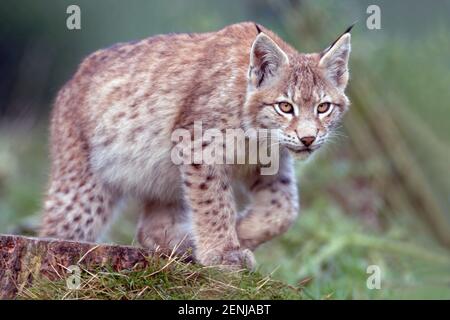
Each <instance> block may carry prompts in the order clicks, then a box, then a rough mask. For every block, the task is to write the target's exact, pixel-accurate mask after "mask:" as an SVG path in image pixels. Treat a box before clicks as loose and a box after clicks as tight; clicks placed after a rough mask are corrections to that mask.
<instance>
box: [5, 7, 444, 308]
mask: <svg viewBox="0 0 450 320" xmlns="http://www.w3.org/2000/svg"><path fill="white" fill-rule="evenodd" d="M70 4H78V5H79V6H80V8H81V27H82V29H81V30H73V31H71V30H68V29H67V28H66V18H67V16H68V15H67V14H66V8H67V6H68V5H70ZM370 4H377V5H378V6H379V7H380V8H381V29H380V30H369V29H368V28H367V27H366V19H367V18H368V16H369V15H368V14H367V13H366V9H367V7H368V5H370ZM245 20H253V21H256V22H258V23H260V24H263V25H265V26H266V27H268V28H270V29H272V30H274V31H276V32H277V33H278V34H279V35H280V36H282V37H283V38H284V39H285V40H287V41H288V42H290V43H291V44H292V45H294V46H295V47H296V48H297V49H299V50H300V51H302V52H312V51H319V50H322V49H324V48H325V47H326V46H327V45H328V44H330V43H331V41H333V40H334V39H335V38H336V37H337V36H338V35H339V34H340V33H341V32H342V31H343V30H345V28H346V27H347V26H348V25H349V24H351V23H353V22H354V21H355V20H359V23H358V24H357V25H356V27H355V28H354V31H353V32H352V35H353V37H352V46H353V51H352V56H351V81H350V85H349V88H348V93H349V96H350V98H351V100H352V107H351V111H350V112H349V113H348V114H347V116H346V119H345V123H344V125H343V127H342V129H341V130H340V135H339V139H337V140H336V141H334V142H333V143H331V144H330V145H329V146H328V147H327V150H325V151H324V152H322V153H321V154H319V155H318V156H316V157H315V158H314V159H313V160H312V161H309V163H307V164H299V165H298V175H299V180H300V184H301V205H302V213H301V216H300V219H299V220H298V221H297V223H296V224H295V226H294V227H293V228H292V229H291V230H290V231H289V232H288V233H287V234H286V235H284V236H283V237H281V238H279V239H277V240H275V241H272V242H271V243H268V244H266V245H264V246H262V247H261V248H260V249H258V250H257V252H256V254H257V258H258V261H259V265H260V270H261V271H262V272H265V273H273V276H274V277H275V278H279V279H282V280H284V281H286V282H288V283H290V284H293V285H300V286H302V287H303V290H304V293H305V295H306V296H308V297H310V298H312V299H321V298H331V299H368V298H400V299H404V298H446V299H449V298H450V254H449V253H450V251H449V248H450V170H449V163H450V117H449V115H450V114H449V107H450V102H449V101H450V1H433V2H426V1H418V0H414V1H407V0H397V1H375V0H372V1H365V0H364V1H357V0H345V1H325V0H319V1H317V0H316V1H311V0H304V1H302V0H297V1H295V0H291V1H269V0H265V1H257V0H246V1H237V0H234V1H207V0H197V1H184V0H175V1H174V0H172V1H162V0H159V1H143V0H131V1H116V0H114V1H112V0H111V1H106V0H101V1H100V0H97V1H89V0H85V1H49V0H41V1H33V0H29V1H28V0H20V1H2V3H1V4H0V233H18V234H33V233H34V232H35V230H36V226H37V225H38V224H39V211H40V204H41V198H42V195H43V193H44V192H45V185H46V177H47V175H48V165H49V160H48V156H47V149H48V145H47V126H48V115H49V111H50V109H51V104H52V100H53V99H54V97H55V95H56V93H57V91H58V89H59V88H60V87H61V86H62V85H63V83H64V82H65V81H67V80H68V79H69V78H70V76H71V75H72V74H73V73H74V71H75V70H76V67H77V64H78V63H79V62H80V61H81V59H82V58H83V57H84V56H86V55H87V54H89V53H90V52H92V51H94V50H96V49H99V48H102V47H106V46H109V45H111V44H113V43H116V42H121V41H130V40H134V39H139V38H144V37H149V36H152V35H154V34H159V33H169V32H203V31H211V30H217V29H220V28H221V27H223V26H225V25H227V24H231V23H235V22H240V21H245ZM128 211H130V212H127V214H125V215H124V216H123V217H122V218H120V222H119V223H116V224H115V225H114V226H113V227H112V230H111V232H110V234H109V236H108V239H107V241H114V242H119V243H127V244H130V243H134V240H133V237H134V223H135V221H136V218H135V217H134V216H133V214H132V210H128ZM369 265H378V266H379V267H380V270H381V276H382V277H381V289H379V290H376V289H375V290H370V289H368V287H367V285H366V280H367V277H368V276H369V274H367V273H366V269H367V267H368V266H369Z"/></svg>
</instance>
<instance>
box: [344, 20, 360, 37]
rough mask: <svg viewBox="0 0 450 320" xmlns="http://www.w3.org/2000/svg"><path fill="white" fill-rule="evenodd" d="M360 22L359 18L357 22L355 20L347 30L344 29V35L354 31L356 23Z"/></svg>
mask: <svg viewBox="0 0 450 320" xmlns="http://www.w3.org/2000/svg"><path fill="white" fill-rule="evenodd" d="M357 23H358V20H356V21H355V22H353V23H352V24H351V25H350V26H349V27H348V28H347V30H345V31H344V33H343V35H344V34H346V33H350V31H352V29H353V27H354V26H355V24H357Z"/></svg>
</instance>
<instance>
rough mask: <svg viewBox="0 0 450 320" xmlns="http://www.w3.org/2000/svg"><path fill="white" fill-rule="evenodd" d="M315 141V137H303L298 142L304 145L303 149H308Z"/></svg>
mask: <svg viewBox="0 0 450 320" xmlns="http://www.w3.org/2000/svg"><path fill="white" fill-rule="evenodd" d="M314 140H316V137H313V136H309V137H303V138H301V139H300V141H301V142H302V143H303V144H304V145H305V147H309V146H310V145H312V143H313V142H314Z"/></svg>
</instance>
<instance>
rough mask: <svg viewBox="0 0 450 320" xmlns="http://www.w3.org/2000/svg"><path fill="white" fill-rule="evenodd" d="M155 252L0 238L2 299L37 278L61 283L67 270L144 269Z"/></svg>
mask: <svg viewBox="0 0 450 320" xmlns="http://www.w3.org/2000/svg"><path fill="white" fill-rule="evenodd" d="M150 256H152V252H150V251H148V250H145V249H141V248H137V247H129V246H118V245H107V244H96V243H86V242H74V241H65V240H57V239H39V238H31V237H22V236H13V235H1V234H0V298H1V299H13V298H15V297H16V296H17V295H18V294H19V293H20V292H21V290H23V289H24V288H25V287H26V286H29V285H30V284H31V283H32V281H33V279H35V278H36V277H37V276H45V277H47V278H49V279H60V278H61V276H68V275H69V274H68V269H67V268H68V267H69V266H71V265H79V266H80V267H84V268H89V267H94V266H104V265H108V266H110V267H112V268H113V269H114V270H116V271H119V270H122V269H131V268H136V267H145V266H146V265H147V264H148V258H149V257H150Z"/></svg>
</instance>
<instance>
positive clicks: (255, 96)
mask: <svg viewBox="0 0 450 320" xmlns="http://www.w3.org/2000/svg"><path fill="white" fill-rule="evenodd" d="M350 29H351V28H349V29H348V30H347V31H346V32H345V33H344V34H342V35H341V36H340V37H339V38H338V39H337V40H336V41H335V42H334V43H333V44H332V45H330V46H329V47H328V48H327V49H325V50H324V51H322V52H320V53H313V54H300V53H298V52H296V51H295V50H293V49H290V48H289V47H288V46H286V45H284V47H285V48H286V49H285V50H283V49H282V48H281V47H280V46H279V45H278V44H277V43H276V42H275V41H274V40H273V39H272V38H271V37H269V36H268V35H267V34H266V33H264V32H260V33H259V34H258V35H257V37H256V39H255V40H254V42H253V45H252V48H251V53H250V66H249V72H248V89H247V100H246V105H245V110H246V112H247V116H248V121H247V124H248V125H249V126H250V127H252V128H254V129H260V128H264V129H276V132H277V135H278V139H279V142H280V145H281V146H282V147H285V148H287V149H288V150H289V151H290V152H291V153H292V154H293V155H294V157H295V158H298V159H304V158H307V157H308V156H309V155H310V154H311V153H313V152H314V151H315V150H317V149H319V148H320V146H322V145H323V144H324V143H325V142H326V141H327V139H328V138H329V137H330V136H332V135H333V131H334V130H335V129H336V128H337V126H338V125H339V123H340V121H341V119H342V116H343V114H344V113H345V111H346V110H347V108H348V105H349V100H348V98H347V97H346V95H345V93H344V90H345V87H346V86H347V82H348V78H349V73H348V60H349V55H350V38H351V37H350V33H349V31H350Z"/></svg>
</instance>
